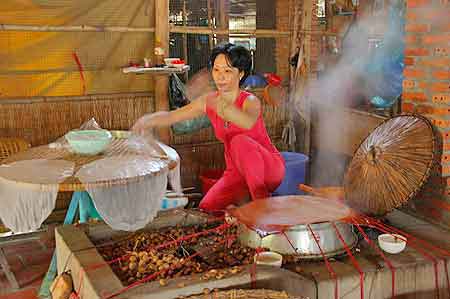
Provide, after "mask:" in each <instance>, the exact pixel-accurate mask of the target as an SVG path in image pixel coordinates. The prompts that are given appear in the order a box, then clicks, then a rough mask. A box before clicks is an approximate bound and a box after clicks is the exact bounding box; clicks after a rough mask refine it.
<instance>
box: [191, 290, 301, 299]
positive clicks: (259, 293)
mask: <svg viewBox="0 0 450 299" xmlns="http://www.w3.org/2000/svg"><path fill="white" fill-rule="evenodd" d="M186 299H304V297H298V296H290V295H288V294H287V293H286V292H284V291H274V290H265V289H257V290H252V289H250V290H242V289H232V290H228V291H219V292H213V291H211V292H205V293H204V294H201V295H194V296H189V297H186Z"/></svg>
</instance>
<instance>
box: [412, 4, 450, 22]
mask: <svg viewBox="0 0 450 299" xmlns="http://www.w3.org/2000/svg"><path fill="white" fill-rule="evenodd" d="M430 7H431V6H430ZM433 7H435V8H428V9H426V10H421V11H420V13H419V14H418V15H417V18H418V17H420V18H421V20H426V21H432V22H431V23H432V24H440V23H438V22H437V21H439V20H447V19H448V10H445V9H438V6H437V5H434V6H433Z"/></svg>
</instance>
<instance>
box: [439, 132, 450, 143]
mask: <svg viewBox="0 0 450 299" xmlns="http://www.w3.org/2000/svg"><path fill="white" fill-rule="evenodd" d="M441 135H442V140H443V141H450V131H441Z"/></svg>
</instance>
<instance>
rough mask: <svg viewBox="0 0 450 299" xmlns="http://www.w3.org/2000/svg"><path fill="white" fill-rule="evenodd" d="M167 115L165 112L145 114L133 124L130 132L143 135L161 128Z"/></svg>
mask: <svg viewBox="0 0 450 299" xmlns="http://www.w3.org/2000/svg"><path fill="white" fill-rule="evenodd" d="M168 114H169V112H166V111H160V112H156V113H151V114H145V115H144V116H142V117H141V118H139V119H138V120H137V121H136V122H135V124H134V125H133V127H131V131H133V132H135V133H136V134H139V135H144V133H145V131H147V130H151V129H153V128H155V127H160V126H163V125H164V122H165V119H166V118H168Z"/></svg>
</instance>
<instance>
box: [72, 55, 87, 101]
mask: <svg viewBox="0 0 450 299" xmlns="http://www.w3.org/2000/svg"><path fill="white" fill-rule="evenodd" d="M72 57H73V59H75V62H76V63H77V66H78V71H79V72H80V78H81V84H82V86H83V95H86V80H85V79H84V74H83V72H84V70H83V65H82V64H81V62H80V59H79V58H78V55H77V53H75V52H72Z"/></svg>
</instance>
